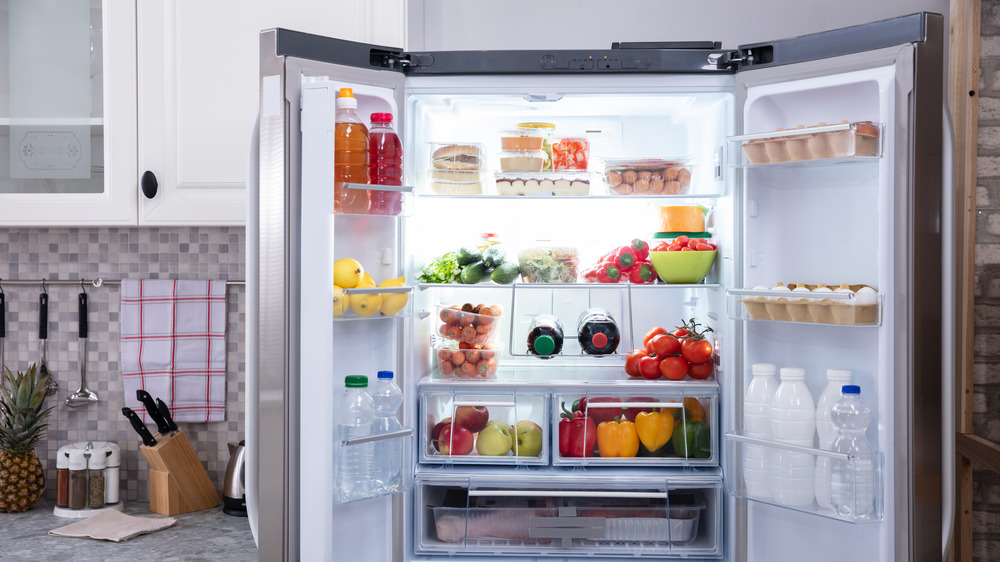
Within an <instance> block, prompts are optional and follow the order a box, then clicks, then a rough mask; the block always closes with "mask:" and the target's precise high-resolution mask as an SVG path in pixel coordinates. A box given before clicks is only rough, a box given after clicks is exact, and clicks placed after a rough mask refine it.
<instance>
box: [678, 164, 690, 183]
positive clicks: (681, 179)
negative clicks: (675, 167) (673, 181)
mask: <svg viewBox="0 0 1000 562" xmlns="http://www.w3.org/2000/svg"><path fill="white" fill-rule="evenodd" d="M677 182H678V184H679V185H680V186H681V187H687V186H689V185H691V172H690V171H689V170H688V169H687V168H681V169H680V171H678V172H677Z"/></svg>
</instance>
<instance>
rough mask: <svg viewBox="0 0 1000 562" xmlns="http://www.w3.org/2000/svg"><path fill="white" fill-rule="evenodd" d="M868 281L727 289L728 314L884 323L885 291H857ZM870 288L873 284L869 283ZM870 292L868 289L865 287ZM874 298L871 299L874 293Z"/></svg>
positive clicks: (795, 320)
mask: <svg viewBox="0 0 1000 562" xmlns="http://www.w3.org/2000/svg"><path fill="white" fill-rule="evenodd" d="M865 287H868V286H867V285H851V286H850V288H851V292H829V293H823V296H822V297H816V296H808V297H807V296H804V295H815V293H801V294H802V295H803V296H799V294H798V293H796V292H787V291H786V292H780V293H776V292H775V291H772V290H767V289H761V290H754V289H729V290H728V291H726V296H727V301H728V306H727V308H728V312H729V317H730V318H733V319H736V320H754V321H768V322H793V323H798V324H825V325H831V326H879V325H881V324H882V304H883V303H884V302H885V294H884V293H874V292H868V294H869V296H867V297H861V296H859V295H858V293H856V292H855V291H857V290H860V289H862V288H865ZM868 288H869V289H870V287H868ZM866 292H867V291H866ZM872 296H873V297H874V302H871V297H872Z"/></svg>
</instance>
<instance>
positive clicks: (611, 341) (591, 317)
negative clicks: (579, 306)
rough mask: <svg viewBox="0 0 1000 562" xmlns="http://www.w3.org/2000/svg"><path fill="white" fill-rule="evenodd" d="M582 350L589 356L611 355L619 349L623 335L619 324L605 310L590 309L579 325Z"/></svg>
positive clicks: (583, 315) (586, 311)
mask: <svg viewBox="0 0 1000 562" xmlns="http://www.w3.org/2000/svg"><path fill="white" fill-rule="evenodd" d="M577 326H578V332H579V336H578V339H579V341H580V349H582V350H583V352H584V353H586V354H588V355H610V354H612V353H614V352H615V350H616V349H618V344H619V343H621V339H622V333H621V330H619V329H618V322H616V321H615V319H614V317H612V316H611V313H610V312H608V311H607V310H605V309H603V308H588V309H587V310H585V311H584V312H583V314H581V315H580V322H579V324H578V325H577Z"/></svg>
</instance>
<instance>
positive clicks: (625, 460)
mask: <svg viewBox="0 0 1000 562" xmlns="http://www.w3.org/2000/svg"><path fill="white" fill-rule="evenodd" d="M717 399H718V393H717V391H716V390H711V391H709V390H705V389H700V390H697V391H691V392H685V391H681V390H673V391H666V390H662V389H652V388H651V389H649V390H648V391H646V393H645V395H644V396H639V395H638V392H636V394H629V395H625V394H620V393H615V392H607V393H605V392H602V391H598V390H595V391H593V392H591V393H588V394H556V395H554V396H553V401H552V413H553V415H552V426H553V427H554V428H555V429H554V431H555V433H556V435H555V437H556V443H558V447H557V448H555V449H554V450H553V452H552V453H553V454H552V458H553V461H552V463H553V464H554V465H556V466H717V465H718V464H719V455H718V441H719V439H718V437H717V433H718V429H717V424H716V419H717V415H716V404H717ZM577 410H579V411H580V412H581V413H582V414H584V415H585V416H586V417H585V418H584V419H577V418H576V417H575V412H576V411H577ZM682 410H683V415H682V414H681V412H682ZM616 418H619V421H615V419H616ZM590 422H592V424H591V423H590ZM602 424H603V427H602ZM594 432H596V435H595V434H594Z"/></svg>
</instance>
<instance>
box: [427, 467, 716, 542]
mask: <svg viewBox="0 0 1000 562" xmlns="http://www.w3.org/2000/svg"><path fill="white" fill-rule="evenodd" d="M417 496H418V497H417V500H418V503H417V510H418V513H417V517H418V520H419V521H418V527H417V528H418V529H421V530H422V531H421V532H420V533H418V536H417V537H416V539H417V545H416V547H417V549H416V550H417V552H424V553H433V552H436V553H449V554H454V553H467V554H484V555H486V554H488V555H497V554H509V555H522V556H523V555H530V554H540V555H552V554H559V555H563V556H601V555H606V556H612V555H629V556H634V555H636V553H641V554H642V555H643V556H649V557H679V556H683V557H692V556H701V557H709V558H714V557H718V556H720V555H721V538H720V537H721V533H720V524H721V519H720V515H721V489H720V487H719V486H712V487H696V488H684V487H675V486H673V485H671V486H669V487H668V486H664V487H663V488H661V489H638V490H637V489H635V488H632V489H629V490H626V489H600V490H593V489H591V490H580V489H561V490H541V489H531V490H527V489H517V490H514V489H499V488H489V489H485V488H475V487H471V486H470V487H468V488H466V487H463V486H444V485H428V484H424V485H420V486H418V487H417Z"/></svg>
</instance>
